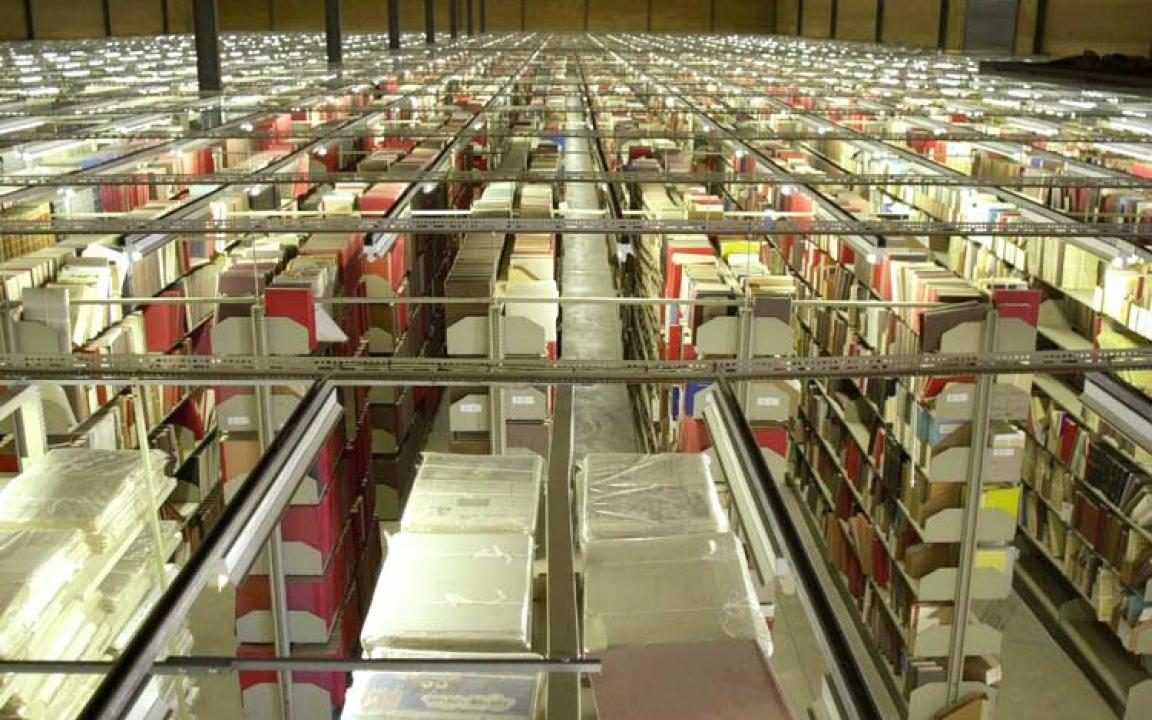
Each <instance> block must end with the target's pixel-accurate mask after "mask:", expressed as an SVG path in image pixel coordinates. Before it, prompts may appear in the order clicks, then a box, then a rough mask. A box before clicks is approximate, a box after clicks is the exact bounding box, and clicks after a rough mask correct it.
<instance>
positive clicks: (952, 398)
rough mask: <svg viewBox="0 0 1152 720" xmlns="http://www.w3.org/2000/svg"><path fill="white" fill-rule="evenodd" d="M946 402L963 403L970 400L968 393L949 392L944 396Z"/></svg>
mask: <svg viewBox="0 0 1152 720" xmlns="http://www.w3.org/2000/svg"><path fill="white" fill-rule="evenodd" d="M944 402H946V403H962V402H968V393H948V394H947V395H945V396H944Z"/></svg>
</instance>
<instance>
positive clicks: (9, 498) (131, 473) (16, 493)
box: [0, 448, 176, 544]
mask: <svg viewBox="0 0 1152 720" xmlns="http://www.w3.org/2000/svg"><path fill="white" fill-rule="evenodd" d="M149 453H150V456H151V457H150V459H151V463H150V464H151V466H152V467H151V471H152V474H153V477H154V479H155V481H156V482H155V485H156V492H157V497H154V498H147V497H146V496H145V491H146V487H147V485H146V480H147V477H146V475H145V468H144V463H143V462H142V458H141V456H140V453H139V452H138V451H136V450H91V449H86V448H61V449H55V450H51V451H49V452H48V453H47V454H46V455H45V456H44V457H43V458H41V459H40V461H39V462H37V463H36V464H35V465H34V466H33V467H32V468H31V469H30V470H27V471H25V472H22V473H20V475H18V476H16V477H15V478H13V479H12V481H11V482H9V483H8V485H7V486H6V487H5V488H4V489H3V490H2V491H0V530H32V529H36V530H80V531H82V532H86V533H89V534H97V535H98V534H100V533H103V532H105V531H109V532H113V531H115V532H116V533H119V531H120V530H121V529H123V528H127V527H138V526H139V525H140V523H141V522H142V519H143V517H145V516H146V515H145V513H147V512H152V511H154V510H156V508H157V507H159V505H160V504H161V503H162V502H163V500H164V498H166V497H167V496H168V495H169V493H171V492H172V490H173V489H174V488H175V486H176V485H175V481H174V480H172V479H171V478H168V477H164V475H163V470H164V467H165V466H166V465H167V462H168V458H167V455H165V453H164V452H163V451H160V450H151V451H149ZM98 540H99V538H92V537H89V541H90V542H92V541H98ZM97 544H98V543H97Z"/></svg>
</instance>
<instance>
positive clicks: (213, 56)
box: [192, 0, 224, 93]
mask: <svg viewBox="0 0 1152 720" xmlns="http://www.w3.org/2000/svg"><path fill="white" fill-rule="evenodd" d="M192 31H193V32H194V33H195V34H196V79H197V80H198V81H199V84H200V92H213V93H215V92H220V91H221V90H223V89H224V87H223V82H222V80H221V74H220V13H219V12H218V11H217V9H216V0H192Z"/></svg>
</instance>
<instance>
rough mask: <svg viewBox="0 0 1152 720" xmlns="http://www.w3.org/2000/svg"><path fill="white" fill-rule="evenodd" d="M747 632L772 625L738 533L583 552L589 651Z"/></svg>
mask: <svg viewBox="0 0 1152 720" xmlns="http://www.w3.org/2000/svg"><path fill="white" fill-rule="evenodd" d="M725 638H744V639H753V640H758V641H760V642H761V643H763V644H764V647H765V649H766V650H767V649H768V648H769V647H770V642H771V640H770V636H769V633H768V626H767V624H766V623H765V622H764V618H763V616H762V615H761V614H760V605H759V602H758V601H757V599H756V593H755V591H754V589H753V587H752V580H751V578H750V577H749V575H748V570H747V560H746V559H745V557H744V552H743V550H742V549H741V547H740V544H739V542H738V541H737V540H736V538H735V536H734V535H732V534H731V533H723V534H717V535H692V536H686V537H675V538H660V539H656V540H605V541H602V542H598V543H594V544H592V545H590V546H589V547H588V548H587V549H586V552H585V555H584V651H585V652H588V653H593V652H597V651H599V650H604V649H606V648H611V647H618V646H621V645H654V644H659V643H673V642H697V641H707V640H721V639H725Z"/></svg>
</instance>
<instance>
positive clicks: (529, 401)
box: [512, 395, 536, 405]
mask: <svg viewBox="0 0 1152 720" xmlns="http://www.w3.org/2000/svg"><path fill="white" fill-rule="evenodd" d="M512 404H513V405H535V404H536V398H534V397H532V396H531V395H513V396H512Z"/></svg>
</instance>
